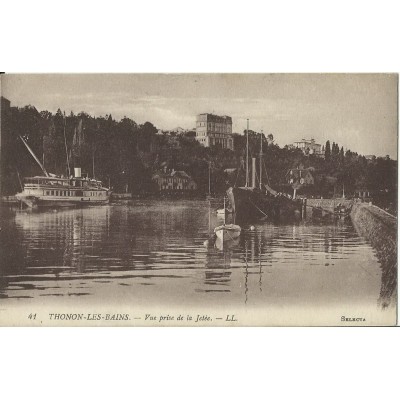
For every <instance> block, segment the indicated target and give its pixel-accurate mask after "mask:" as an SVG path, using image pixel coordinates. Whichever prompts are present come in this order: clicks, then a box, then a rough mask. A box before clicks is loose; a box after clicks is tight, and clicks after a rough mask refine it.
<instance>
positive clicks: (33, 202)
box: [15, 193, 109, 208]
mask: <svg viewBox="0 0 400 400" xmlns="http://www.w3.org/2000/svg"><path fill="white" fill-rule="evenodd" d="M15 197H16V198H17V199H18V200H19V201H20V202H21V203H23V204H25V205H26V206H28V207H30V208H58V207H84V206H95V205H102V204H108V203H109V197H108V198H105V199H101V200H100V199H94V198H84V197H82V198H77V199H76V198H74V199H67V198H62V199H57V198H46V197H36V196H26V195H23V194H22V193H18V194H17V195H16V196H15Z"/></svg>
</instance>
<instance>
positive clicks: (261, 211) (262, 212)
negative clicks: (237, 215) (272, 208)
mask: <svg viewBox="0 0 400 400" xmlns="http://www.w3.org/2000/svg"><path fill="white" fill-rule="evenodd" d="M249 201H250V203H251V204H253V206H254V207H255V208H257V210H258V211H260V213H261V214H264V215H265V216H266V217H267V218H268V215H267V214H265V212H264V211H263V210H261V209H260V208H258V207H257V206H256V205H255V204H254V203H253V202H252V201H251V200H250V199H249Z"/></svg>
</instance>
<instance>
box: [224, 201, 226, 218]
mask: <svg viewBox="0 0 400 400" xmlns="http://www.w3.org/2000/svg"><path fill="white" fill-rule="evenodd" d="M225 224H226V208H225V196H224V225H225Z"/></svg>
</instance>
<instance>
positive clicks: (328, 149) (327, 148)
mask: <svg viewBox="0 0 400 400" xmlns="http://www.w3.org/2000/svg"><path fill="white" fill-rule="evenodd" d="M330 159H331V143H330V141H329V140H327V141H326V144H325V160H326V161H329V160H330Z"/></svg>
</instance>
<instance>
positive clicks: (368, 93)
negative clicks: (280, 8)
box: [1, 74, 398, 159]
mask: <svg viewBox="0 0 400 400" xmlns="http://www.w3.org/2000/svg"><path fill="white" fill-rule="evenodd" d="M1 79H2V84H1V93H2V95H3V96H4V97H6V98H8V99H9V100H10V101H11V104H12V105H13V106H25V105H28V104H31V105H34V106H35V107H36V108H37V109H38V110H39V111H42V110H49V111H51V112H55V111H56V110H57V109H58V108H60V109H61V110H63V111H65V112H66V113H67V114H68V113H69V112H70V111H73V112H74V113H79V112H80V111H85V112H87V113H89V114H91V115H96V116H100V115H103V116H104V115H106V114H110V113H111V114H112V116H113V118H115V119H120V118H122V117H124V116H126V117H129V118H131V119H133V120H134V121H136V122H137V123H144V122H146V121H149V122H152V123H153V124H154V125H155V126H156V127H157V128H159V129H173V128H176V127H178V126H180V127H182V128H189V129H190V128H193V127H194V126H195V121H196V114H199V113H205V112H211V113H215V114H219V115H229V116H231V117H232V120H233V132H236V133H242V132H243V130H244V129H245V128H246V119H247V118H249V120H250V129H253V130H256V131H260V130H261V129H262V130H263V131H264V133H265V134H269V133H272V134H273V135H274V137H275V140H276V142H277V143H278V144H279V145H280V146H283V145H285V144H290V143H293V142H294V141H297V140H301V139H302V138H305V139H308V138H315V139H316V141H317V143H321V144H325V142H326V140H328V139H329V140H330V141H331V142H336V143H338V144H339V146H343V147H344V148H345V149H351V150H352V151H356V152H358V153H360V154H364V155H369V154H374V155H376V156H385V155H386V154H389V155H390V156H391V158H394V159H397V124H398V122H397V110H398V105H397V96H398V93H397V90H398V77H397V75H393V74H87V75H80V74H68V75H67V74H52V75H49V74H43V75H32V74H20V75H3V76H1Z"/></svg>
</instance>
